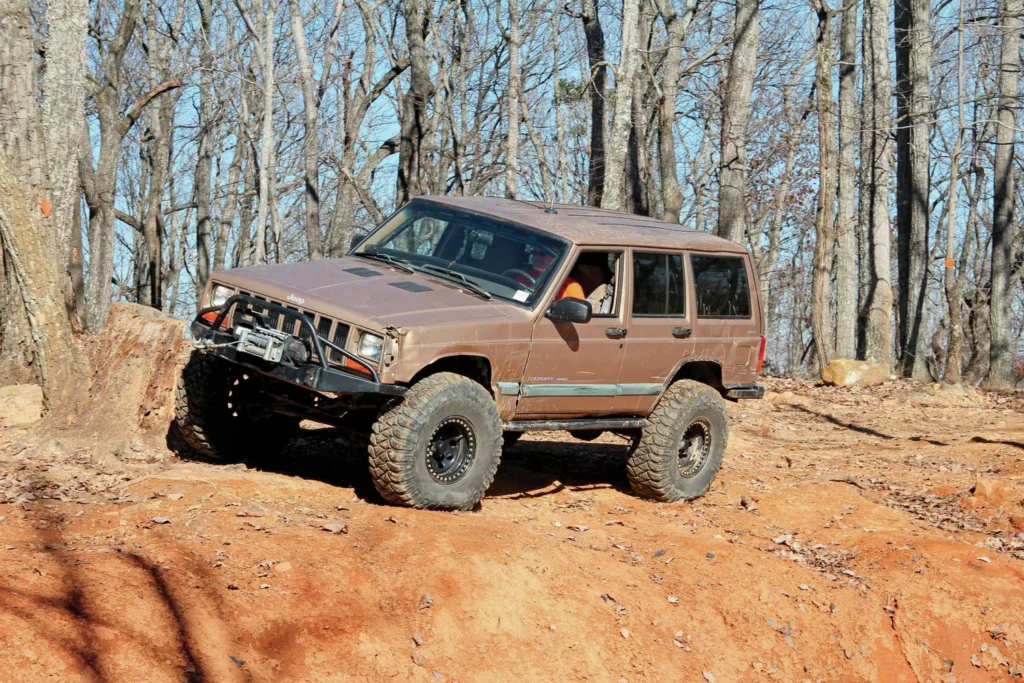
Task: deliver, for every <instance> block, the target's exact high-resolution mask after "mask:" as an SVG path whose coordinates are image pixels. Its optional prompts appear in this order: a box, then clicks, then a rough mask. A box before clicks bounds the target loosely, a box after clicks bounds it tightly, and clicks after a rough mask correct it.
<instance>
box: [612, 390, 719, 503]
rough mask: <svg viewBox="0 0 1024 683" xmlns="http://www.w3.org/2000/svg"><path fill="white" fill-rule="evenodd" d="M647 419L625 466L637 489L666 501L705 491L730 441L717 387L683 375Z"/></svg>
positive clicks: (632, 483)
mask: <svg viewBox="0 0 1024 683" xmlns="http://www.w3.org/2000/svg"><path fill="white" fill-rule="evenodd" d="M648 422H649V425H648V426H647V427H646V428H645V429H644V430H643V433H642V434H641V436H640V440H639V443H638V444H637V446H636V448H635V449H634V450H632V452H631V453H630V455H629V460H628V462H627V465H626V471H627V474H628V475H629V483H630V486H632V488H633V491H634V492H635V493H636V494H637V495H639V496H643V497H644V498H652V499H654V500H659V501H664V502H674V501H678V500H693V499H694V498H699V497H700V496H702V495H704V493H706V492H707V490H708V488H709V487H710V486H711V482H713V481H714V480H715V476H716V475H717V474H718V470H719V468H720V467H721V466H722V456H723V454H724V453H725V446H726V444H727V443H728V440H729V420H728V416H727V414H726V411H725V404H724V402H723V401H722V398H721V396H719V394H718V392H717V391H716V390H715V389H713V388H712V387H709V386H707V385H706V384H701V383H700V382H695V381H693V380H680V381H678V382H676V383H675V384H673V385H672V386H670V387H669V388H668V390H667V391H666V392H665V394H664V395H663V396H662V397H661V400H659V401H658V404H657V405H656V406H655V407H654V411H653V412H652V413H651V415H650V417H648ZM705 442H706V443H705ZM698 444H699V446H698Z"/></svg>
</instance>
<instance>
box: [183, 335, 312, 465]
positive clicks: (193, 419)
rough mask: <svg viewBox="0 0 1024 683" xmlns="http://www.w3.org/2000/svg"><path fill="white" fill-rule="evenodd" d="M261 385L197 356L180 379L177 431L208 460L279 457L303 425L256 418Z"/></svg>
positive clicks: (215, 360) (295, 421)
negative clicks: (256, 402) (255, 410)
mask: <svg viewBox="0 0 1024 683" xmlns="http://www.w3.org/2000/svg"><path fill="white" fill-rule="evenodd" d="M260 394H261V381H260V379H259V378H258V377H247V376H246V374H245V373H244V372H243V371H242V369H241V368H239V367H237V366H235V365H232V364H231V363H228V362H226V361H223V360H220V359H218V358H216V357H213V356H210V355H208V354H204V353H201V352H199V351H194V352H193V353H192V356H191V358H189V361H188V363H187V364H186V365H185V367H184V368H183V369H182V371H181V374H180V375H179V376H178V382H177V386H176V387H175V392H174V417H175V419H174V428H175V429H176V431H177V435H178V436H180V437H181V440H182V441H184V442H185V444H186V445H187V446H188V448H189V449H190V450H191V451H192V452H193V454H194V455H197V456H199V457H200V458H202V459H204V460H211V461H217V462H232V461H238V460H254V461H260V460H265V459H267V458H271V457H273V456H276V455H278V454H279V453H280V451H281V449H282V448H284V446H285V444H286V443H287V442H288V441H289V440H290V439H291V438H293V437H294V436H295V434H296V433H297V432H298V428H299V419H298V418H295V417H290V416H285V415H273V414H270V415H266V414H263V415H259V414H254V410H253V408H254V403H253V402H254V401H257V400H259V398H260Z"/></svg>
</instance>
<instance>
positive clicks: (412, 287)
mask: <svg viewBox="0 0 1024 683" xmlns="http://www.w3.org/2000/svg"><path fill="white" fill-rule="evenodd" d="M388 284H389V285H391V286H392V287H398V288H399V289H404V290H405V291H407V292H430V291H433V290H432V289H431V288H430V287H425V286H424V285H421V284H417V283H415V282H389V283H388Z"/></svg>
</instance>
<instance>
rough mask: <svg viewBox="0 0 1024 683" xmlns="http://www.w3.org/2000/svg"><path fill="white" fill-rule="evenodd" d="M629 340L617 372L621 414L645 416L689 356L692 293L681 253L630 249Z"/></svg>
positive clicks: (691, 336) (618, 405)
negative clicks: (620, 367) (666, 383)
mask: <svg viewBox="0 0 1024 683" xmlns="http://www.w3.org/2000/svg"><path fill="white" fill-rule="evenodd" d="M628 261H629V266H630V273H631V278H632V285H631V291H632V296H631V297H630V301H629V309H630V314H629V319H628V320H629V336H628V338H627V339H626V352H625V357H624V358H623V361H622V369H621V370H620V372H619V396H618V397H617V398H616V402H615V407H616V409H617V410H618V411H620V412H626V413H641V414H643V413H646V412H648V411H650V410H651V408H652V407H653V406H654V402H655V401H656V400H657V399H658V396H659V394H660V393H661V390H662V389H663V387H664V385H665V382H666V381H667V380H668V379H669V378H670V377H671V375H672V373H673V372H674V371H675V369H676V368H677V367H678V366H679V364H680V362H681V361H683V360H685V359H686V358H689V357H691V356H693V353H694V342H693V319H692V314H691V312H690V308H691V306H690V298H691V295H690V293H689V291H688V287H687V277H686V274H685V268H686V259H685V257H684V255H683V253H682V252H681V251H660V250H653V249H633V250H632V251H631V253H630V256H629V258H628Z"/></svg>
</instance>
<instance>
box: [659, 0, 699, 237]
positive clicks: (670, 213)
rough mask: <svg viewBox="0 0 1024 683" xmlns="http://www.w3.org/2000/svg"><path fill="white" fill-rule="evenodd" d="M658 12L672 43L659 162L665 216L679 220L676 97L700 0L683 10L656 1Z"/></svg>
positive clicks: (661, 117)
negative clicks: (685, 41)
mask: <svg viewBox="0 0 1024 683" xmlns="http://www.w3.org/2000/svg"><path fill="white" fill-rule="evenodd" d="M656 1H657V5H658V13H659V14H661V19H662V21H664V22H665V30H666V31H667V32H668V45H667V46H666V48H665V70H664V72H663V75H662V83H661V101H660V102H659V103H658V161H659V162H660V170H661V204H662V209H661V219H662V220H664V221H668V222H669V223H678V222H679V212H680V211H682V210H683V193H682V191H681V190H680V189H679V177H678V175H677V173H678V171H677V170H676V137H675V131H674V126H675V122H676V98H677V96H678V94H679V72H680V68H681V66H682V58H683V36H684V35H685V34H686V29H687V27H688V26H689V25H690V21H691V20H692V19H693V14H694V12H695V11H696V10H697V0H685V3H684V5H683V13H682V14H679V13H678V12H676V8H675V5H674V4H673V0H656Z"/></svg>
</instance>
